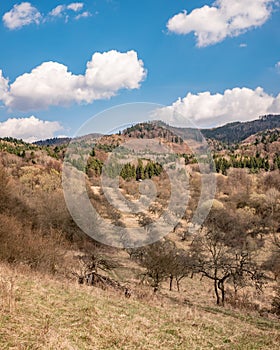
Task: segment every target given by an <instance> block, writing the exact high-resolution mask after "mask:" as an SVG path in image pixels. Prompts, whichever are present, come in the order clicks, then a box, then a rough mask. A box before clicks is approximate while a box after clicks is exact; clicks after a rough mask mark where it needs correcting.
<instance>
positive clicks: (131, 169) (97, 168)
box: [86, 157, 163, 180]
mask: <svg viewBox="0 0 280 350" xmlns="http://www.w3.org/2000/svg"><path fill="white" fill-rule="evenodd" d="M103 167H104V164H103V162H102V161H100V160H99V159H98V158H95V157H90V159H89V161H88V163H87V167H86V173H87V175H88V176H89V177H93V176H100V175H101V172H102V169H105V171H106V175H107V176H109V177H111V178H114V177H116V176H118V175H120V176H121V177H122V178H123V179H124V180H131V179H134V180H144V179H151V178H152V177H153V176H159V175H160V174H161V172H162V170H163V168H162V166H161V165H160V164H158V163H155V162H153V161H148V162H147V163H146V165H144V164H143V161H142V160H141V159H139V160H138V164H137V166H135V165H134V164H131V163H126V164H120V163H110V164H108V165H106V167H104V168H103Z"/></svg>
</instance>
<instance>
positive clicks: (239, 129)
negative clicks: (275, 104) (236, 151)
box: [201, 115, 280, 143]
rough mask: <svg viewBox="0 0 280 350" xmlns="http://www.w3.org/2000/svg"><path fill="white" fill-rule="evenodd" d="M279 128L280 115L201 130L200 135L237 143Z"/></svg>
mask: <svg viewBox="0 0 280 350" xmlns="http://www.w3.org/2000/svg"><path fill="white" fill-rule="evenodd" d="M275 128H280V115H266V116H263V117H260V118H259V119H256V120H253V121H250V122H243V123H241V122H234V123H229V124H226V125H223V126H221V127H218V128H213V129H202V130H201V132H202V134H203V135H204V136H205V137H207V138H210V139H215V140H218V141H222V142H225V143H238V142H240V141H242V140H245V139H246V138H247V137H249V136H250V135H253V134H256V133H258V132H261V131H264V130H267V129H275Z"/></svg>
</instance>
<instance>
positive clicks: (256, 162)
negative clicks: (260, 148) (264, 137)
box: [214, 154, 279, 175]
mask: <svg viewBox="0 0 280 350" xmlns="http://www.w3.org/2000/svg"><path fill="white" fill-rule="evenodd" d="M214 161H215V166H216V171H217V173H222V174H223V175H227V171H228V169H229V168H248V169H250V171H251V172H252V173H255V172H258V171H259V170H260V169H263V170H265V171H269V170H270V169H271V165H270V164H269V160H268V156H266V157H261V156H260V155H259V154H257V155H256V156H238V155H230V156H229V157H227V158H225V157H222V156H218V155H214ZM273 164H274V165H275V166H274V167H273V168H275V167H278V164H279V159H278V158H277V159H276V158H275V159H274V162H273ZM271 170H272V169H271Z"/></svg>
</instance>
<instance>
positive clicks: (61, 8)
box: [49, 5, 65, 17]
mask: <svg viewBox="0 0 280 350" xmlns="http://www.w3.org/2000/svg"><path fill="white" fill-rule="evenodd" d="M64 10H65V5H58V6H56V7H55V8H54V9H52V10H51V12H50V13H49V15H50V16H52V17H61V16H62V14H63V12H64Z"/></svg>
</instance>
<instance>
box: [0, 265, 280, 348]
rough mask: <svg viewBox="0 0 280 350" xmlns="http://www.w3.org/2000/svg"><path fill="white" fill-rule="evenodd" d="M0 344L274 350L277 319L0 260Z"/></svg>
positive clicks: (279, 328) (278, 333)
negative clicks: (130, 291) (124, 291)
mask: <svg viewBox="0 0 280 350" xmlns="http://www.w3.org/2000/svg"><path fill="white" fill-rule="evenodd" d="M0 275H1V280H0V297H1V304H0V322H1V329H0V347H1V349H3V350H4V349H19V348H20V349H42V350H45V349H56V350H59V349H61V350H65V349H69V350H70V349H88V350H96V349H98V350H109V349H112V350H113V349H115V350H119V349H127V350H135V349H141V350H142V349H145V350H149V349H150V350H154V349H155V348H156V349H162V350H167V349H168V350H169V349H174V350H175V349H177V350H188V349H189V350H193V349H198V348H199V349H211V348H212V349H224V350H226V349H230V350H234V349H236V350H237V349H238V350H246V349H248V350H249V349H254V350H257V349H260V350H278V348H279V337H280V324H279V322H276V321H273V320H267V319H264V318H261V317H259V316H258V315H256V314H251V315H250V314H247V315H246V314H244V313H242V312H239V311H237V310H223V309H221V308H218V307H215V306H212V307H209V306H203V305H201V304H200V302H201V301H200V300H196V302H195V303H194V304H192V303H190V302H189V301H188V297H189V294H190V293H191V291H192V289H193V288H197V286H198V284H199V281H193V282H191V284H190V285H188V287H187V292H186V293H184V294H185V295H184V296H183V295H182V296H181V298H180V299H177V298H178V296H177V295H176V294H177V293H176V292H174V293H173V294H170V295H169V296H166V297H157V296H154V295H152V294H151V293H149V291H147V290H146V289H145V288H144V289H143V288H142V290H141V293H140V292H139V296H135V295H134V296H133V297H131V298H130V299H126V298H125V297H124V296H123V295H121V294H116V293H115V292H113V291H110V290H107V291H102V290H100V289H96V288H92V287H86V286H79V285H78V284H76V283H75V282H71V281H70V282H66V281H64V280H59V279H54V278H50V277H47V276H46V275H41V274H39V273H31V272H30V271H28V270H25V271H24V270H23V269H22V268H21V269H11V268H9V267H7V266H5V265H2V264H1V265H0Z"/></svg>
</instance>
